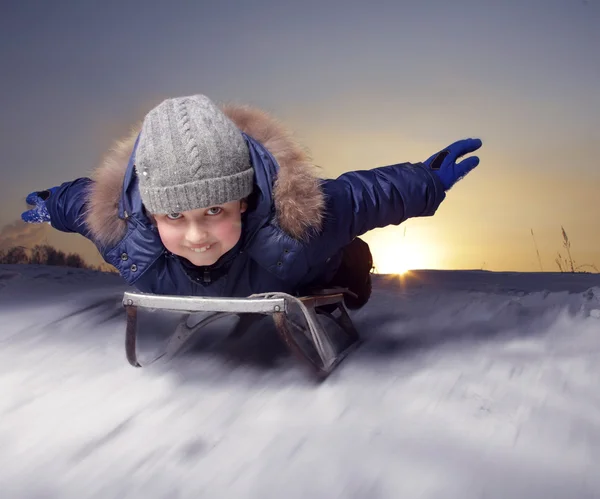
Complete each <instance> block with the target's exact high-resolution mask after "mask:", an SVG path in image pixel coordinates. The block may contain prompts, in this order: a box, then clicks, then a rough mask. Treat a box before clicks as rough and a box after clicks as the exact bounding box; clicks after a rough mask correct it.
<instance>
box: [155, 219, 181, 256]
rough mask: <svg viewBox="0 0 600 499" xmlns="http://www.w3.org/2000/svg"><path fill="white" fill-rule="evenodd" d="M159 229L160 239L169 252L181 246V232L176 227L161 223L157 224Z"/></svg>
mask: <svg viewBox="0 0 600 499" xmlns="http://www.w3.org/2000/svg"><path fill="white" fill-rule="evenodd" d="M157 228H158V233H159V235H160V239H161V240H162V242H163V244H164V245H165V247H166V248H167V249H168V250H170V251H172V249H173V248H176V247H177V246H179V243H180V242H181V237H182V236H181V234H180V233H179V232H180V231H178V230H177V229H176V228H175V227H172V226H169V225H166V224H161V223H158V224H157Z"/></svg>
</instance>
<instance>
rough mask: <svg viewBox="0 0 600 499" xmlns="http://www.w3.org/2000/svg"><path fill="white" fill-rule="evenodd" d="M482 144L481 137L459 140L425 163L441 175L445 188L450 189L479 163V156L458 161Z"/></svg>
mask: <svg viewBox="0 0 600 499" xmlns="http://www.w3.org/2000/svg"><path fill="white" fill-rule="evenodd" d="M481 145H482V142H481V140H479V139H464V140H459V141H458V142H455V143H454V144H451V145H449V146H448V147H447V148H446V149H444V150H443V151H440V152H438V153H436V154H434V155H433V156H431V157H430V158H429V159H428V160H426V161H424V162H423V164H424V165H425V166H426V167H427V168H429V169H430V170H432V171H433V173H435V174H436V175H437V176H438V177H439V179H440V180H441V181H442V184H443V186H444V189H445V190H448V189H450V188H451V187H452V186H453V185H454V184H455V183H456V182H458V181H459V180H460V179H461V178H463V177H464V176H465V175H466V174H467V173H469V172H470V171H471V170H472V169H473V168H475V167H476V166H477V165H478V164H479V158H478V157H477V156H470V157H468V158H467V159H465V160H463V161H461V162H460V163H456V161H457V160H458V159H459V158H460V157H462V156H464V155H465V154H468V153H470V152H474V151H476V150H477V149H479V148H480V147H481Z"/></svg>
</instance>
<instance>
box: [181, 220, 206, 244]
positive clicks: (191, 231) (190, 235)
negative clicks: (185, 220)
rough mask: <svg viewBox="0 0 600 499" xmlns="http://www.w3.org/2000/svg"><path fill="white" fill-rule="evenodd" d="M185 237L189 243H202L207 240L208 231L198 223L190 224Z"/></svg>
mask: <svg viewBox="0 0 600 499" xmlns="http://www.w3.org/2000/svg"><path fill="white" fill-rule="evenodd" d="M185 239H186V241H187V242H188V243H189V244H202V243H204V242H206V241H207V240H208V232H207V231H206V230H205V229H203V228H202V227H201V226H199V225H198V224H190V225H189V227H188V229H187V231H186V233H185Z"/></svg>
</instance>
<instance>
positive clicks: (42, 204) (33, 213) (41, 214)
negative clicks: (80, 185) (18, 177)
mask: <svg viewBox="0 0 600 499" xmlns="http://www.w3.org/2000/svg"><path fill="white" fill-rule="evenodd" d="M57 190H58V187H52V188H50V189H47V190H45V191H34V192H32V193H31V194H29V195H28V196H27V198H26V199H25V202H26V203H27V204H29V205H33V206H34V207H33V208H32V209H31V210H28V211H25V212H23V213H21V219H22V220H23V221H24V222H27V223H30V224H41V223H44V222H48V223H50V214H49V213H48V208H46V200H47V199H48V198H49V197H50V196H52V194H54V193H55V192H56V191H57Z"/></svg>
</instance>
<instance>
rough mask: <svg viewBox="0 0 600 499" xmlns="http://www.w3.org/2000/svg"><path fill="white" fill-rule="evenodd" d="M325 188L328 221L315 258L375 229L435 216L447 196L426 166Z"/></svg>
mask: <svg viewBox="0 0 600 499" xmlns="http://www.w3.org/2000/svg"><path fill="white" fill-rule="evenodd" d="M322 189H323V192H324V194H325V219H324V223H323V230H322V232H321V234H320V236H319V237H318V238H317V239H318V241H319V242H317V243H316V244H314V246H315V250H316V251H317V253H316V254H315V255H314V257H317V256H318V254H319V253H320V254H321V255H323V254H324V253H328V254H329V255H332V254H334V253H336V252H337V251H338V250H339V249H340V248H342V247H344V246H345V245H347V244H348V243H350V242H351V241H352V240H353V239H354V238H355V237H357V236H360V235H361V234H364V233H365V232H368V231H370V230H372V229H376V228H379V227H386V226H388V225H398V224H400V223H401V222H403V221H405V220H407V219H408V218H414V217H426V216H431V215H433V214H434V213H435V212H436V210H437V208H438V206H439V205H440V203H441V202H442V201H443V200H444V198H445V196H446V194H445V191H444V188H443V186H442V184H441V182H440V181H439V179H438V178H437V177H436V176H435V175H433V174H432V173H431V172H429V171H428V170H427V169H426V168H425V166H424V165H422V164H421V163H416V164H411V163H401V164H396V165H391V166H383V167H380V168H374V169H372V170H364V171H353V172H349V173H345V174H343V175H341V176H340V177H338V178H337V179H335V180H325V181H323V184H322ZM314 242H315V241H313V243H314ZM311 253H312V251H311Z"/></svg>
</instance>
